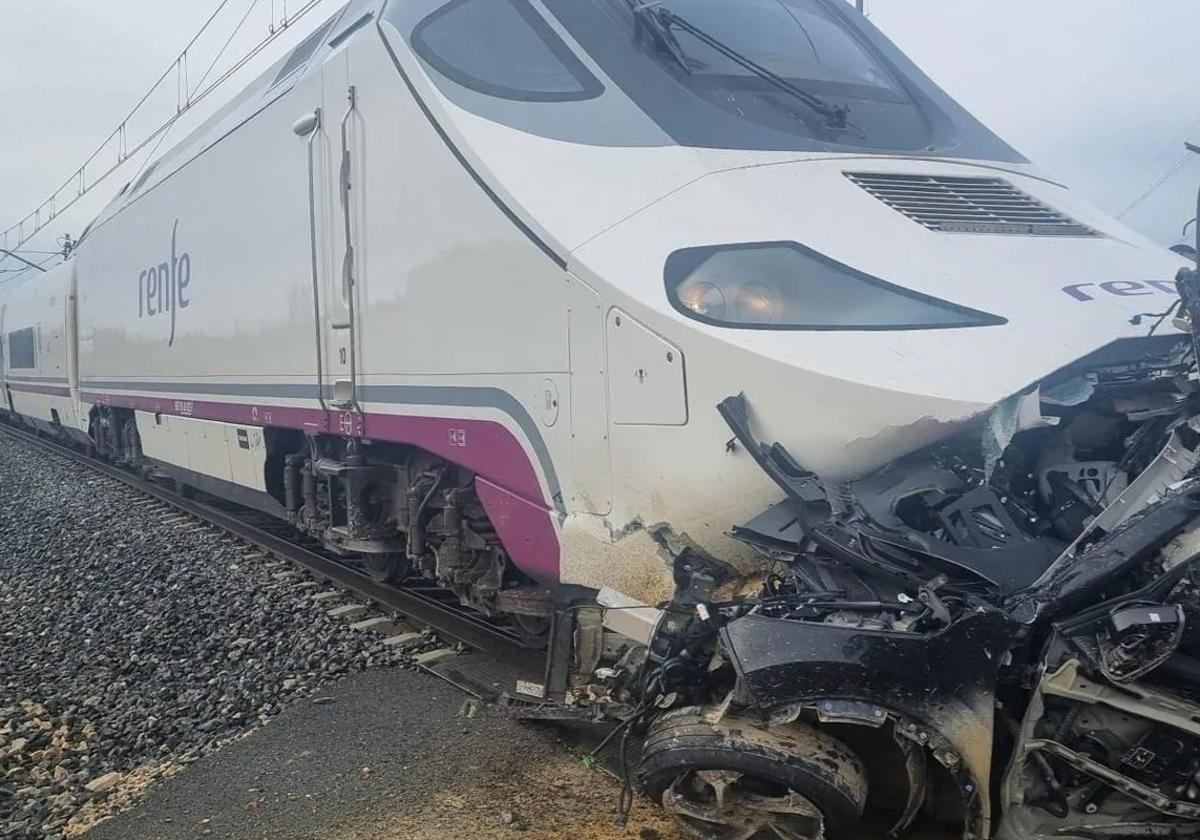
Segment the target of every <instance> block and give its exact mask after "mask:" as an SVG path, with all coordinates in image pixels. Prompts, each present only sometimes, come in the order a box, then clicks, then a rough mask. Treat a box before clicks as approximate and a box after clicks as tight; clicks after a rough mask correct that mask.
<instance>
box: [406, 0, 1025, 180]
mask: <svg viewBox="0 0 1200 840" xmlns="http://www.w3.org/2000/svg"><path fill="white" fill-rule="evenodd" d="M383 16H384V19H385V20H387V21H388V22H390V23H391V24H392V25H394V26H395V27H396V29H397V30H398V31H399V32H400V33H402V34H403V35H404V36H405V37H407V38H408V40H409V43H410V45H411V46H412V49H413V51H414V52H415V53H416V54H417V56H419V57H420V59H421V60H422V61H423V62H424V64H425V67H426V68H427V69H428V71H429V72H430V76H431V78H432V79H433V80H434V81H435V83H437V85H438V86H439V88H440V89H441V90H442V92H443V93H444V94H445V95H446V96H448V97H449V98H451V99H452V100H454V101H455V102H456V103H458V104H459V105H461V106H462V107H463V108H466V109H467V110H469V111H472V112H474V113H476V114H479V115H481V116H484V117H487V118H488V119H492V120H495V121H497V122H501V123H504V124H507V125H511V126H514V127H516V128H519V129H521V130H523V131H527V132H530V133H533V134H540V135H544V136H548V137H553V138H555V139H559V140H565V141H569V142H578V143H590V144H594V145H612V146H651V145H682V146H697V147H706V148H719V149H761V150H775V151H843V150H845V151H852V152H856V151H862V150H866V151H873V152H882V153H897V154H904V153H908V154H913V153H918V154H919V153H926V154H953V155H955V156H958V157H968V158H981V159H988V160H1006V161H1023V158H1021V156H1020V155H1018V154H1017V153H1016V152H1014V151H1013V150H1012V149H1011V148H1009V147H1008V146H1007V145H1005V144H1004V143H1003V141H1001V140H1000V139H999V138H997V137H996V136H995V135H993V134H992V133H991V132H989V131H988V130H987V129H986V128H984V127H983V126H982V125H980V124H979V123H978V122H977V121H976V120H975V119H974V118H972V117H971V115H970V114H968V113H967V112H966V111H964V110H963V109H962V108H961V107H959V106H958V105H957V104H956V103H955V102H954V101H953V100H952V99H950V97H948V96H946V94H945V93H944V92H942V91H941V90H940V89H939V88H938V87H937V85H935V84H934V83H933V82H931V81H930V80H929V79H928V78H927V77H926V76H925V75H924V74H923V73H922V72H921V71H920V69H918V68H917V67H916V66H915V65H914V64H913V63H912V62H911V61H909V60H908V59H907V58H906V57H905V56H904V54H903V53H901V52H900V51H899V50H897V49H896V48H895V46H893V45H892V44H891V43H890V42H889V41H888V40H887V39H886V38H885V37H883V36H882V35H881V34H880V33H879V32H878V30H876V29H875V28H874V27H873V26H871V25H870V23H868V22H867V21H866V20H865V19H863V18H862V16H861V15H859V14H858V13H857V12H855V11H854V8H853V6H851V5H849V3H847V2H846V1H845V0H536V2H535V0H407V2H398V0H392V1H391V2H389V3H388V5H387V8H386V9H385V11H384V13H383Z"/></svg>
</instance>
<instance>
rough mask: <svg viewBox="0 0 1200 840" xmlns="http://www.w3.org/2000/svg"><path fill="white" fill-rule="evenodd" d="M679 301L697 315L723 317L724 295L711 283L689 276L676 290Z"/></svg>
mask: <svg viewBox="0 0 1200 840" xmlns="http://www.w3.org/2000/svg"><path fill="white" fill-rule="evenodd" d="M676 293H677V294H678V295H679V302H680V303H682V304H683V305H684V306H686V307H687V308H688V309H689V310H691V311H692V312H694V313H695V314H697V315H703V316H705V317H708V318H717V319H720V318H724V317H725V295H724V294H723V293H722V292H721V290H720V289H718V288H717V287H716V286H714V285H713V284H712V283H705V282H704V281H703V280H699V279H696V278H690V279H688V280H685V281H684V282H683V283H680V284H679V288H678V289H677V290H676Z"/></svg>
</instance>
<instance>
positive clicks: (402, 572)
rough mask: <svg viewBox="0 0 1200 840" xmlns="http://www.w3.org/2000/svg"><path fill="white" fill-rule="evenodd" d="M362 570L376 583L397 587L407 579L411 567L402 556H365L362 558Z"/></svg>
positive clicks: (404, 556)
mask: <svg viewBox="0 0 1200 840" xmlns="http://www.w3.org/2000/svg"><path fill="white" fill-rule="evenodd" d="M363 569H365V570H366V573H367V577H369V578H370V579H371V580H373V581H375V582H376V583H390V584H392V585H393V586H399V585H400V584H402V583H404V579H405V578H407V577H408V572H409V570H410V569H411V566H410V564H409V562H408V556H407V555H404V554H399V553H395V554H367V555H365V556H364V557H363Z"/></svg>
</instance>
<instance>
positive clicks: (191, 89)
mask: <svg viewBox="0 0 1200 840" xmlns="http://www.w3.org/2000/svg"><path fill="white" fill-rule="evenodd" d="M322 1H323V0H305V2H300V3H299V4H298V8H296V9H295V11H294V12H293V13H292V14H291V16H288V13H287V4H284V10H283V19H282V21H281V22H280V23H279V25H277V24H276V20H275V12H274V3H272V10H271V25H270V28H269V31H268V34H267V35H266V36H265V37H264V38H263V39H262V40H261V41H259V42H258V43H257V44H255V45H254V46H253V47H251V48H250V49H249V50H248V51H247V52H246V53H245V54H243V55H242V56H241V58H239V59H237V60H236V61H235V62H233V64H232V65H231V66H230V67H229V68H227V69H226V70H225V71H223V72H222V73H220V75H218V76H217V77H216V78H215V79H213V80H212V81H208V78H209V76H210V75H211V74H212V73H213V70H214V69H215V68H216V66H217V63H218V62H219V61H220V59H221V58H222V56H223V55H224V54H225V51H226V50H227V49H228V48H229V45H230V44H231V43H232V41H233V39H234V37H235V36H236V35H237V33H238V32H239V31H240V30H241V28H242V27H243V26H244V25H245V23H246V19H247V18H248V17H249V15H250V12H251V11H253V9H254V8H255V7H256V6H258V4H259V3H260V2H261V0H251V2H250V5H249V8H248V9H247V10H246V13H245V14H244V15H243V16H242V18H241V20H240V21H239V22H238V24H237V26H236V27H235V28H234V30H233V33H232V34H231V35H230V36H229V38H228V39H227V40H226V41H225V44H224V45H223V46H222V47H221V49H220V51H219V52H218V53H217V56H216V58H214V59H213V61H212V63H211V64H210V65H209V67H208V69H207V70H206V71H205V72H204V73H203V75H201V77H200V79H199V81H197V82H196V83H195V85H192V84H191V83H190V82H189V79H188V60H189V57H190V56H191V52H192V50H193V48H194V47H195V46H196V44H197V42H198V41H199V40H200V38H201V37H202V36H203V35H204V33H205V32H206V31H208V30H209V28H210V27H211V26H212V25H213V22H214V21H215V20H216V19H217V16H218V15H220V13H221V11H222V10H223V9H225V7H226V6H228V5H229V3H230V0H220V2H218V4H217V7H216V9H214V10H213V12H212V14H211V15H209V17H208V19H207V20H206V21H205V22H204V25H203V26H201V27H200V29H199V30H198V31H197V32H196V34H195V35H193V36H192V38H191V39H190V40H189V41H188V42H187V45H186V46H185V47H184V48H183V50H182V52H180V53H179V55H178V56H176V57H175V59H174V60H173V61H172V62H171V63H170V64H169V65H168V66H167V68H166V69H165V70H164V71H163V72H162V74H161V75H160V76H159V77H158V79H156V80H155V82H154V84H152V85H151V86H150V89H149V90H147V91H146V93H145V94H144V95H143V96H142V97H141V98H140V99H139V100H138V101H137V104H136V105H134V106H133V109H132V110H131V111H130V112H129V113H128V114H127V115H126V116H125V117H124V119H122V120H121V121H120V122H119V123H118V124H117V127H116V128H114V129H113V130H112V131H111V132H110V133H109V134H108V135H107V136H106V137H105V138H104V140H103V141H102V142H101V143H100V145H99V146H97V147H96V149H95V151H93V152H92V153H91V154H90V155H89V156H88V157H87V159H86V160H84V162H83V163H82V164H80V165H79V166H78V167H76V168H75V169H74V170H72V172H71V174H70V175H69V176H68V177H67V179H66V180H65V181H63V183H62V185H61V186H60V187H59V188H58V189H56V190H55V191H54V192H53V193H51V194H50V196H49V197H48V198H47V199H46V200H44V201H43V202H41V203H40V204H39V205H38V206H37V207H35V208H34V209H33V210H32V211H30V212H29V213H27V214H26V215H25V216H23V217H22V218H21V219H19V220H18V221H17V222H16V223H14V224H13V225H11V226H10V227H9V228H7V229H5V230H4V231H2V232H0V246H2V247H3V249H5V252H4V255H3V256H0V260H3V259H5V258H6V256H7V255H8V254H9V253H11V251H10V250H9V249H16V248H18V247H20V245H22V244H23V243H25V242H28V241H29V240H30V239H31V238H32V237H33V236H34V235H36V234H37V233H38V232H40V231H41V230H42V229H43V228H45V227H46V225H48V224H49V223H50V222H51V221H53V220H54V219H56V218H57V217H58V216H59V215H61V214H62V213H64V212H65V211H66V210H68V209H69V208H70V207H72V206H74V205H75V203H76V202H78V201H79V200H80V199H82V198H83V197H84V196H85V195H87V194H88V193H89V192H91V191H92V190H93V189H94V188H95V187H96V186H98V185H99V184H100V183H102V182H103V181H104V180H105V179H107V178H108V177H109V176H110V175H111V174H112V173H113V172H115V171H116V170H117V169H119V168H120V167H121V166H122V165H123V164H124V163H125V162H126V161H127V160H129V159H130V158H131V157H133V156H135V155H137V154H138V153H139V152H141V151H142V150H143V149H145V148H146V147H147V146H149V145H150V144H151V143H153V142H154V141H155V140H158V139H159V138H160V137H161V136H162V135H163V134H164V133H165V132H166V131H168V130H169V129H170V128H171V127H172V126H173V125H175V123H176V122H178V121H179V119H180V118H181V117H182V116H183V115H184V114H186V113H187V112H188V111H190V110H191V109H192V108H194V107H195V106H196V105H198V104H199V103H200V102H202V101H203V100H204V99H205V98H206V97H207V96H208V95H209V94H210V93H212V92H213V91H214V90H216V89H217V88H218V87H220V86H221V85H222V84H223V83H224V82H226V81H227V80H228V79H229V78H230V77H231V76H232V75H233V74H234V73H236V72H237V71H238V70H240V69H241V68H242V67H244V66H245V65H246V64H247V63H248V62H250V61H251V60H253V59H254V58H255V57H256V56H258V55H259V54H260V53H261V52H262V51H263V50H264V49H266V48H267V47H268V46H269V45H270V44H271V43H273V42H274V41H275V40H276V39H277V38H278V37H279V36H280V35H283V34H284V33H285V32H287V31H288V30H289V29H290V28H291V27H292V25H293V24H294V23H296V22H297V21H298V20H300V19H301V18H303V17H304V16H305V15H306V14H307V13H308V12H309V11H311V10H312V9H313V8H314V7H316V6H318V5H319V4H320V3H321V2H322ZM172 78H174V80H175V89H176V103H175V110H174V113H172V114H171V115H169V116H168V117H167V118H166V119H163V120H162V121H161V122H158V123H157V125H156V127H155V128H153V129H152V130H149V131H147V132H146V133H145V134H144V136H135V137H130V126H131V122H132V121H133V119H134V118H135V117H137V116H138V115H139V114H140V113H141V112H142V111H143V110H144V108H145V106H146V104H147V102H148V101H149V100H150V98H151V97H152V96H153V95H154V93H155V92H156V91H159V90H161V89H163V88H164V87H165V85H166V84H167V83H168V82H169V81H170V80H171V79H172ZM206 82H207V84H206ZM168 95H169V94H168ZM151 124H152V125H154V123H153V122H152V123H151ZM159 142H161V140H160V141H159ZM156 148H157V147H156ZM114 153H115V154H114ZM89 169H90V170H91V174H90V175H89Z"/></svg>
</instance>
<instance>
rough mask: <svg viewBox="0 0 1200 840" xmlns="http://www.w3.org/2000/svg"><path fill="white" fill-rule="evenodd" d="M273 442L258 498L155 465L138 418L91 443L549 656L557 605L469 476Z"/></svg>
mask: <svg viewBox="0 0 1200 840" xmlns="http://www.w3.org/2000/svg"><path fill="white" fill-rule="evenodd" d="M263 434H264V438H265V444H266V449H267V456H266V464H265V470H264V472H265V475H266V487H267V494H265V495H264V494H258V495H257V496H255V495H252V494H249V493H246V492H245V491H243V490H241V489H240V488H237V487H234V486H231V485H228V484H223V485H221V484H217V483H215V482H213V481H212V480H211V479H208V478H206V477H205V476H203V475H199V474H195V473H191V472H188V471H186V470H181V469H180V468H178V467H177V466H175V465H173V464H171V463H166V462H162V461H158V460H155V459H153V458H149V457H147V456H146V455H145V454H144V452H143V447H142V441H141V439H140V436H139V433H138V429H137V424H136V418H135V414H134V412H132V411H130V410H128V409H121V408H111V407H107V406H98V407H96V408H95V409H94V410H93V412H92V417H91V424H90V431H89V436H90V438H91V440H92V441H93V444H92V445H93V448H94V450H95V453H96V454H97V455H99V456H100V457H102V458H104V459H106V460H109V461H112V462H115V463H119V464H122V465H125V466H128V467H131V468H135V469H138V470H141V471H144V472H148V473H157V474H160V475H165V476H167V477H171V478H174V479H175V482H176V486H177V487H178V488H179V489H180V491H181V492H184V493H190V492H193V491H195V490H204V491H207V492H209V493H210V494H211V495H214V496H218V497H225V498H231V499H232V500H233V501H240V502H242V503H244V504H246V505H247V506H249V507H255V508H258V509H260V510H263V511H265V512H267V513H271V514H273V515H275V516H277V517H279V518H281V519H286V520H287V521H288V522H289V523H291V525H293V526H294V527H295V529H296V530H297V531H299V532H300V533H302V534H304V535H306V536H308V537H311V538H312V539H314V540H316V541H317V542H319V543H320V544H321V545H322V546H323V547H324V548H325V549H326V550H328V551H330V552H332V553H334V554H336V555H338V556H340V557H342V558H343V559H344V560H346V561H347V562H350V563H352V564H355V565H358V566H360V567H361V569H362V571H364V572H365V573H366V574H368V575H369V576H370V577H371V578H372V579H374V580H375V581H377V582H379V583H387V584H391V585H399V584H401V583H403V582H404V581H405V580H406V579H408V578H409V577H423V578H426V579H428V580H431V581H436V582H437V583H438V584H439V585H440V586H442V587H443V588H444V589H446V590H449V591H450V592H453V593H454V594H455V595H456V596H457V597H458V599H459V601H460V603H461V604H462V605H464V606H467V607H470V608H472V609H474V610H476V611H478V612H480V613H482V614H483V615H485V616H487V617H489V618H498V617H499V618H503V619H505V620H506V621H507V623H508V624H509V626H510V627H511V628H512V630H513V631H514V632H515V633H516V634H517V635H518V636H519V637H520V638H521V640H522V641H523V642H524V643H525V644H526V645H528V646H529V647H531V648H535V649H540V648H544V647H545V646H546V643H547V639H548V637H549V630H550V617H551V615H552V613H553V610H554V596H553V594H552V593H551V592H550V590H548V589H547V588H545V587H542V586H539V585H538V584H537V583H536V582H535V581H534V580H532V579H531V578H529V577H528V576H527V575H525V574H524V573H522V572H521V571H520V570H519V569H517V568H516V566H515V565H514V564H513V563H512V562H511V561H510V559H509V557H508V555H507V553H506V551H505V549H504V546H503V544H502V543H501V541H500V539H499V537H498V536H497V534H496V531H495V529H494V528H493V527H492V525H491V523H490V521H489V519H488V515H487V513H486V512H485V510H484V508H483V506H482V504H481V503H480V501H479V498H478V496H477V494H476V491H475V484H474V479H475V476H474V475H473V474H472V473H471V472H470V471H468V470H465V469H463V468H461V467H458V466H456V465H454V464H452V463H450V462H448V461H446V460H444V459H442V458H439V457H437V456H435V455H431V454H429V453H427V452H425V451H423V450H420V449H416V448H413V447H405V446H399V445H393V444H378V443H371V442H365V441H361V440H358V439H354V438H350V439H347V438H340V437H333V436H306V435H304V434H303V433H300V432H298V431H295V430H292V429H272V428H267V429H264V430H263Z"/></svg>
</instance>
